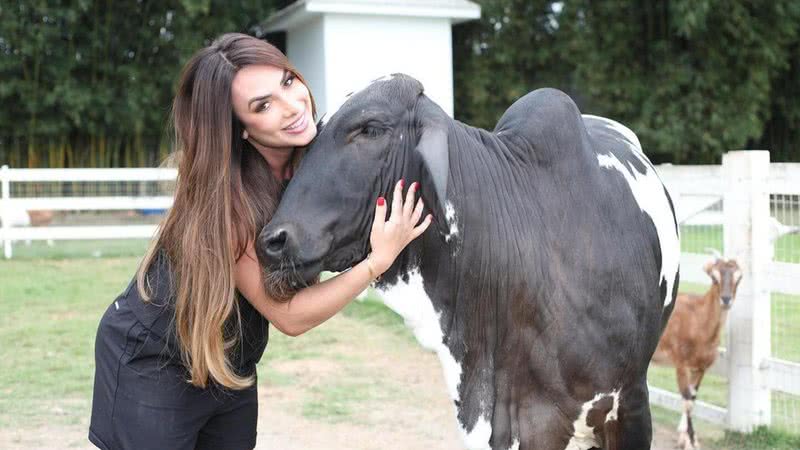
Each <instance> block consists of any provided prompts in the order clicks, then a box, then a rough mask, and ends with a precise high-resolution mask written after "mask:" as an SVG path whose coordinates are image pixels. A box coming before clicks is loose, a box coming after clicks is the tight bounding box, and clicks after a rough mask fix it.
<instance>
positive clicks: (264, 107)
mask: <svg viewBox="0 0 800 450" xmlns="http://www.w3.org/2000/svg"><path fill="white" fill-rule="evenodd" d="M268 109H269V102H267V103H262V104H260V105H258V108H256V112H262V111H266V110H268Z"/></svg>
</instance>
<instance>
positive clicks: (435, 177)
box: [415, 95, 450, 211]
mask: <svg viewBox="0 0 800 450" xmlns="http://www.w3.org/2000/svg"><path fill="white" fill-rule="evenodd" d="M417 104H418V108H417V115H418V116H417V127H418V130H419V133H420V134H419V136H420V138H419V142H418V143H417V148H416V149H415V152H417V153H419V155H420V156H422V162H423V165H424V166H425V169H426V170H427V172H428V174H429V175H430V177H431V180H432V181H433V187H434V188H435V189H436V197H437V199H436V200H437V202H438V203H439V207H440V208H441V209H440V211H444V210H445V203H446V201H447V181H448V179H449V177H450V150H449V144H448V141H447V123H446V120H449V117H447V115H446V114H444V112H443V111H441V108H439V107H438V106H437V105H436V104H435V103H433V102H432V101H431V100H430V99H428V98H427V97H425V96H423V95H420V97H419V101H418V102H417ZM437 110H438V111H437ZM442 115H443V116H444V117H442Z"/></svg>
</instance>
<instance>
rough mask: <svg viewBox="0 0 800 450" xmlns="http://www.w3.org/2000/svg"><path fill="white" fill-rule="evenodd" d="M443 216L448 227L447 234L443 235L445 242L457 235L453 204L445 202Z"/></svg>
mask: <svg viewBox="0 0 800 450" xmlns="http://www.w3.org/2000/svg"><path fill="white" fill-rule="evenodd" d="M444 218H445V220H446V223H447V226H448V227H449V229H448V231H447V234H446V235H445V236H444V240H445V242H450V240H451V239H453V238H454V237H456V236H457V235H458V222H457V220H456V210H455V208H453V204H452V203H450V202H447V203H446V204H445V207H444Z"/></svg>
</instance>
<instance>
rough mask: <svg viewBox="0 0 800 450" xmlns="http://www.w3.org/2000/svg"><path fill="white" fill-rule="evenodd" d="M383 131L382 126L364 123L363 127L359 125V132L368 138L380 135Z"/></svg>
mask: <svg viewBox="0 0 800 450" xmlns="http://www.w3.org/2000/svg"><path fill="white" fill-rule="evenodd" d="M383 132H384V130H383V128H379V127H376V126H373V125H364V126H363V127H361V132H360V133H359V134H360V135H362V136H366V137H369V138H376V137H378V136H380V135H382V134H383Z"/></svg>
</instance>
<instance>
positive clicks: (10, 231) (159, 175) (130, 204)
mask: <svg viewBox="0 0 800 450" xmlns="http://www.w3.org/2000/svg"><path fill="white" fill-rule="evenodd" d="M176 176H177V170H175V169H149V168H148V169H11V168H9V167H8V166H3V167H2V168H0V221H1V222H2V226H1V227H0V241H3V248H4V255H5V257H6V258H10V257H11V255H12V246H11V244H12V242H13V241H18V240H45V239H48V240H57V239H128V238H149V237H152V236H153V234H154V233H155V231H156V225H92V226H47V227H30V226H21V227H15V226H13V224H12V222H13V221H12V220H11V217H13V214H14V212H15V211H16V212H19V211H23V212H24V211H28V210H50V211H97V210H136V209H166V208H169V207H170V206H171V205H172V196H166V195H164V196H130V195H123V196H96V197H85V196H82V197H35V198H31V197H20V198H14V197H12V195H11V183H32V182H71V181H88V182H100V181H110V182H114V181H127V182H147V181H174V180H175V177H176Z"/></svg>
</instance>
